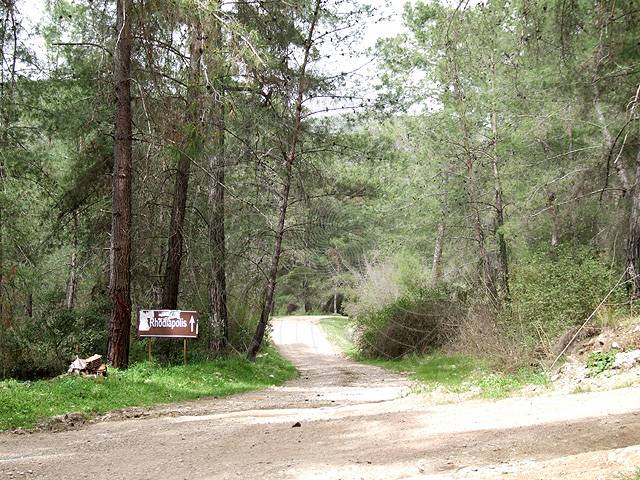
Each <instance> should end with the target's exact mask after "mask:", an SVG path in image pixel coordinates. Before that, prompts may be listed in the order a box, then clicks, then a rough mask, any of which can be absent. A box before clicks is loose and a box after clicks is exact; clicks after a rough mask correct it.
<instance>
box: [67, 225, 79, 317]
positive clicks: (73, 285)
mask: <svg viewBox="0 0 640 480" xmlns="http://www.w3.org/2000/svg"><path fill="white" fill-rule="evenodd" d="M71 248H72V250H71V259H70V261H69V279H68V280H67V295H66V302H65V304H66V307H67V308H68V309H69V310H71V309H73V308H74V306H75V304H76V289H77V286H78V272H77V269H78V213H77V212H74V213H73V242H72V247H71Z"/></svg>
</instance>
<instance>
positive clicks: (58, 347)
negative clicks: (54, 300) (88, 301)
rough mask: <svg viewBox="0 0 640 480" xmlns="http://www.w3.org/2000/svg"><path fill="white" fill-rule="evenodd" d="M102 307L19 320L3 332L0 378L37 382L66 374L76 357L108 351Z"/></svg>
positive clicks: (55, 311)
mask: <svg viewBox="0 0 640 480" xmlns="http://www.w3.org/2000/svg"><path fill="white" fill-rule="evenodd" d="M106 318H107V317H106V314H105V311H104V308H103V307H102V306H99V305H96V306H93V307H89V308H84V309H75V310H70V309H66V308H64V307H55V308H51V309H50V310H49V311H48V312H47V313H46V314H43V315H42V316H39V317H33V318H28V317H27V318H15V319H13V320H12V322H11V324H10V325H9V326H8V327H7V328H4V329H2V330H1V331H0V365H1V368H0V377H2V378H9V377H15V378H21V379H34V378H41V377H51V376H54V375H58V374H60V373H62V372H64V371H65V370H66V368H67V367H68V365H69V363H70V362H71V360H73V358H74V356H75V355H76V353H77V354H79V355H80V356H83V355H84V356H88V355H91V354H93V353H100V354H104V352H105V351H106V335H107V332H106V327H105V324H106V321H105V319H106Z"/></svg>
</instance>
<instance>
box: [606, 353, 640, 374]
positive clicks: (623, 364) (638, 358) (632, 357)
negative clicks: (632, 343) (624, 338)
mask: <svg viewBox="0 0 640 480" xmlns="http://www.w3.org/2000/svg"><path fill="white" fill-rule="evenodd" d="M637 363H640V350H631V351H630V352H619V353H616V359H615V361H614V362H613V367H612V368H616V369H620V370H628V369H629V368H632V367H634V366H635V365H636V364H637Z"/></svg>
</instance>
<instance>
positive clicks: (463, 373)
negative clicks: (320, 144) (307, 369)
mask: <svg viewBox="0 0 640 480" xmlns="http://www.w3.org/2000/svg"><path fill="white" fill-rule="evenodd" d="M320 325H321V327H322V328H323V330H324V331H325V333H326V334H327V337H328V338H329V341H331V342H332V343H334V344H335V345H337V346H338V347H339V348H340V349H341V350H342V351H343V352H344V353H346V354H347V355H349V356H350V357H351V358H352V359H354V360H356V361H358V362H362V363H366V364H369V365H375V366H378V367H383V368H388V369H390V370H395V371H397V372H401V373H406V374H408V375H409V377H410V378H412V379H414V380H417V381H418V382H420V384H422V385H423V387H424V388H425V389H427V390H435V389H437V388H442V389H444V390H445V391H448V392H452V393H465V392H468V391H472V390H477V391H478V395H477V396H479V397H481V398H487V399H499V398H504V397H507V396H509V395H510V394H512V393H513V392H515V391H517V390H519V389H521V388H522V387H524V386H526V385H541V386H548V385H550V383H551V381H550V379H549V376H548V375H547V373H546V372H544V371H541V370H536V369H533V368H521V369H519V370H516V371H514V372H501V371H499V370H497V369H496V368H495V366H494V365H492V364H491V362H490V361H488V360H485V359H480V358H475V357H472V356H469V355H448V354H443V353H438V352H436V353H431V354H426V355H416V354H412V355H406V356H404V357H402V358H397V359H382V358H368V357H364V356H362V355H361V354H359V353H358V352H357V351H356V349H355V347H354V345H353V342H352V340H351V330H350V326H349V321H348V319H347V318H331V319H323V320H321V321H320Z"/></svg>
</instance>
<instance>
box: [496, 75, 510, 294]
mask: <svg viewBox="0 0 640 480" xmlns="http://www.w3.org/2000/svg"><path fill="white" fill-rule="evenodd" d="M494 69H495V66H494ZM491 131H492V134H493V155H492V156H491V166H492V171H493V188H494V193H495V194H494V202H495V236H496V244H497V247H498V268H499V279H500V290H501V292H500V293H501V296H502V298H503V299H504V300H507V301H508V300H509V298H510V296H511V295H510V292H509V258H508V256H507V241H506V239H505V237H504V232H503V231H502V229H503V227H504V200H503V197H502V182H501V181H500V170H499V167H498V160H499V159H498V120H497V115H496V112H495V110H494V111H493V112H492V114H491Z"/></svg>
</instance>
